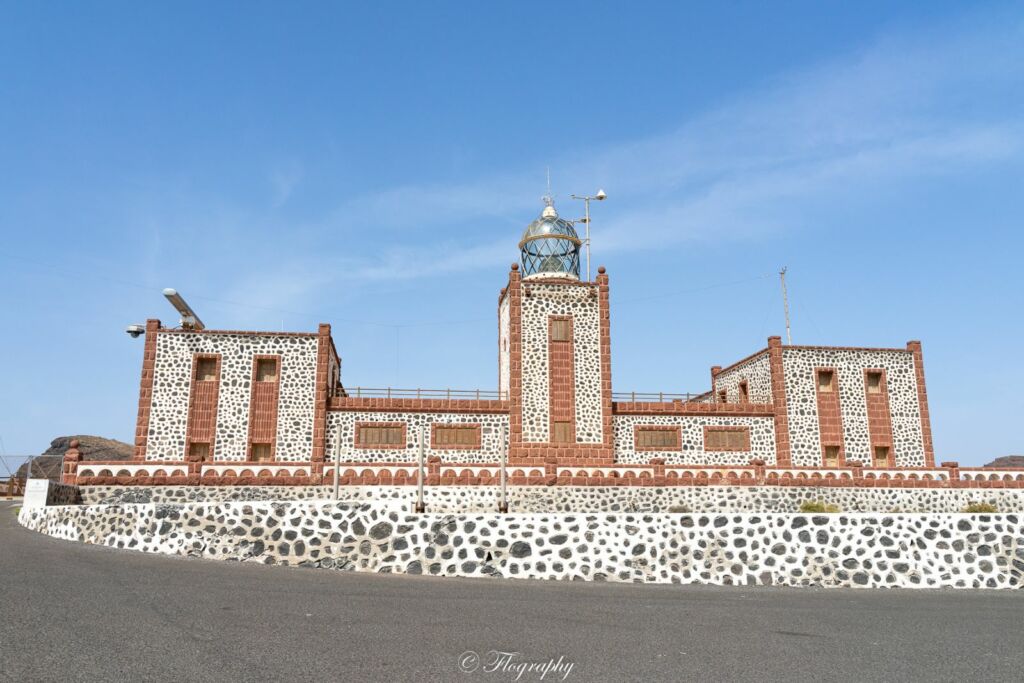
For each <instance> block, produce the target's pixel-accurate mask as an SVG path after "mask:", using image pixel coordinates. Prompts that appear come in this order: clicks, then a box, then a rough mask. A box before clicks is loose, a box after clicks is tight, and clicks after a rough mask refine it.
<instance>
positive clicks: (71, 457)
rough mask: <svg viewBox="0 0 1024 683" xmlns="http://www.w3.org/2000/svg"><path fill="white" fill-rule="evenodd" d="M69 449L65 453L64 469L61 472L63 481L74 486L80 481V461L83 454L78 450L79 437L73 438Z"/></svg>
mask: <svg viewBox="0 0 1024 683" xmlns="http://www.w3.org/2000/svg"><path fill="white" fill-rule="evenodd" d="M69 446H70V447H69V448H68V450H67V451H66V452H65V453H64V471H63V472H61V483H64V484H70V485H72V486H74V485H75V484H77V483H78V463H79V461H80V460H81V459H82V454H81V453H80V452H79V450H78V439H72V440H71V443H70V444H69Z"/></svg>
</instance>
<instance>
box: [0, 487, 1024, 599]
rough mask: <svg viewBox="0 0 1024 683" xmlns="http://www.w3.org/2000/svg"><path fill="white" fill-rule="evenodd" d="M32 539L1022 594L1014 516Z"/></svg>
mask: <svg viewBox="0 0 1024 683" xmlns="http://www.w3.org/2000/svg"><path fill="white" fill-rule="evenodd" d="M19 520H20V521H21V523H22V524H23V525H25V526H26V527H28V528H29V529H33V530H35V531H39V532H42V533H45V534H48V535H51V536H55V537H57V538H62V539H66V540H72V541H81V542H85V543H93V544H97V545H105V546H109V547H115V548H126V549H133V550H140V551H144V552H153V553H164V554H171V555H186V556H193V557H202V558H208V559H221V560H235V561H243V562H259V563H263V564H280V565H299V566H313V567H322V568H331V569H340V570H349V571H368V572H380V573H405V574H432V575H439V576H468V577H488V576H489V577H501V578H534V579H561V580H592V581H624V582H644V583H687V584H715V585H745V586H750V585H776V586H823V587H834V586H844V587H904V588H926V587H927V588H938V587H954V588H1018V587H1020V585H1021V583H1022V578H1024V527H1022V525H1021V520H1020V517H1019V516H1018V515H963V514H958V515H912V514H882V515H874V514H839V515H802V514H773V513H766V514H759V513H758V514H739V513H732V514H694V515H690V514H643V513H641V514H557V513H550V514H520V515H498V514H485V513H476V514H462V515H442V514H422V515H415V514H409V513H404V512H399V511H396V510H394V509H392V508H389V507H387V506H381V505H346V504H335V503H324V502H291V503H238V502H235V503H209V504H190V505H123V506H116V505H115V506H88V507H75V506H67V507H47V508H36V509H23V510H22V511H21V514H20V515H19Z"/></svg>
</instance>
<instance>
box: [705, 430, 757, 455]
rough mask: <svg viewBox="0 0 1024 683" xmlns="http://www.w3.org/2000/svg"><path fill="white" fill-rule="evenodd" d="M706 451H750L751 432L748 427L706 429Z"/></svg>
mask: <svg viewBox="0 0 1024 683" xmlns="http://www.w3.org/2000/svg"><path fill="white" fill-rule="evenodd" d="M704 450H706V451H749V450H750V430H749V429H747V428H746V427H722V428H715V429H712V428H709V427H705V428H704Z"/></svg>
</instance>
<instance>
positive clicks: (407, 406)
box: [327, 396, 509, 415]
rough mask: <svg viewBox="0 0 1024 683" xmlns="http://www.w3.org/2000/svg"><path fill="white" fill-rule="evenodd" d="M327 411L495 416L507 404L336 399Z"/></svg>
mask: <svg viewBox="0 0 1024 683" xmlns="http://www.w3.org/2000/svg"><path fill="white" fill-rule="evenodd" d="M327 410H329V411H335V412H337V411H348V412H382V413H386V412H394V413H494V414H498V415H503V414H506V413H508V412H509V402H508V401H494V400H488V399H480V400H476V399H444V398H440V399H438V398H386V397H382V396H381V397H361V398H356V397H355V396H335V397H334V398H332V399H330V400H329V401H328V402H327Z"/></svg>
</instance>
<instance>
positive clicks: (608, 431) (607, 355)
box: [595, 266, 615, 463]
mask: <svg viewBox="0 0 1024 683" xmlns="http://www.w3.org/2000/svg"><path fill="white" fill-rule="evenodd" d="M596 282H597V287H598V303H599V304H600V309H599V311H598V312H599V314H600V316H601V417H602V420H601V425H602V428H603V430H604V434H603V435H602V436H603V437H604V438H603V446H604V448H603V449H602V450H603V453H600V454H595V455H598V456H599V457H600V459H601V460H606V461H607V462H608V463H612V462H614V460H615V434H614V430H613V428H612V332H611V325H612V315H611V307H610V306H609V303H608V292H609V289H608V273H607V272H605V268H604V266H598V267H597V280H596Z"/></svg>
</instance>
